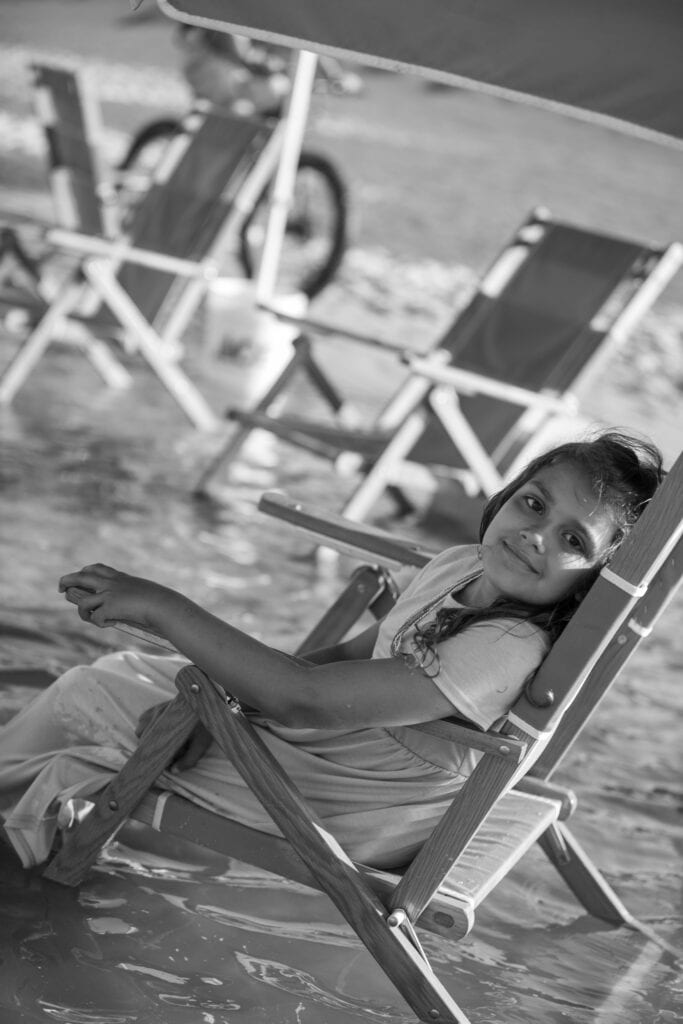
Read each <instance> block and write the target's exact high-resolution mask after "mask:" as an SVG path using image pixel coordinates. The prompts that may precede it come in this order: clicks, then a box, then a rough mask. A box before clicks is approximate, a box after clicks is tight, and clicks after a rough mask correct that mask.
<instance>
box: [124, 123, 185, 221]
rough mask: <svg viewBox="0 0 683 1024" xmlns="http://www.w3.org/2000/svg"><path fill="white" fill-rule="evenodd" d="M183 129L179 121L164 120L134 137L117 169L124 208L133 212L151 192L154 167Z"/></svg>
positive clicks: (145, 128) (149, 125)
mask: <svg viewBox="0 0 683 1024" xmlns="http://www.w3.org/2000/svg"><path fill="white" fill-rule="evenodd" d="M180 130H181V125H180V122H179V121H178V120H173V119H172V118H162V119H161V120H159V121H152V122H151V123H150V124H147V125H144V126H143V127H142V128H141V129H140V131H139V132H138V133H137V135H135V136H133V139H132V141H131V143H130V145H129V147H128V149H127V151H126V154H125V156H124V158H123V160H121V162H120V163H119V165H118V167H117V171H118V172H119V178H118V191H119V200H120V202H121V204H122V206H123V207H124V208H126V209H128V210H130V209H131V208H132V207H133V206H135V204H136V203H137V202H138V201H139V200H140V199H141V198H142V196H143V195H144V194H145V193H146V192H147V189H148V188H149V183H150V180H151V177H152V173H153V171H154V168H155V167H156V165H157V164H158V163H159V160H160V159H161V157H162V155H163V153H164V151H165V150H166V147H167V146H168V144H169V142H170V141H171V139H172V138H173V137H174V136H175V135H177V134H178V132H179V131H180Z"/></svg>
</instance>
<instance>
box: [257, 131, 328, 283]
mask: <svg viewBox="0 0 683 1024" xmlns="http://www.w3.org/2000/svg"><path fill="white" fill-rule="evenodd" d="M311 173H312V174H313V175H314V176H315V177H316V178H317V179H318V186H319V187H321V188H322V192H321V193H320V194H321V195H323V196H324V197H325V199H324V202H325V203H326V204H327V207H328V209H327V214H328V217H329V222H328V224H327V225H326V226H325V227H323V237H322V242H323V243H324V244H323V250H322V252H320V253H315V255H314V257H311V256H310V253H308V254H306V255H305V256H304V257H302V256H301V254H299V258H302V259H303V264H302V266H299V265H294V262H293V261H294V256H293V253H294V249H295V243H296V240H297V236H298V237H299V239H301V238H303V239H304V241H308V242H310V240H311V231H314V230H315V227H316V225H314V224H311V223H309V221H310V217H309V216H308V215H307V211H306V210H305V209H304V208H303V206H302V207H300V208H297V200H300V201H301V200H302V195H301V193H302V190H303V189H304V181H305V178H306V177H307V176H310V174H311ZM269 188H270V185H268V186H266V188H265V189H264V190H263V192H262V193H261V195H260V196H259V197H258V199H257V200H256V202H255V204H254V207H253V209H252V211H251V213H250V214H249V215H248V217H247V218H246V220H245V222H244V224H243V225H242V228H241V230H240V237H239V259H240V262H241V264H242V267H243V268H244V272H245V274H246V276H247V277H254V274H255V272H256V268H257V266H258V255H257V250H258V246H259V240H258V239H257V240H256V241H255V239H254V235H255V233H256V234H257V235H259V234H260V235H262V234H263V231H262V230H259V231H257V232H255V228H256V227H258V226H259V225H260V223H261V222H262V221H263V219H264V218H265V215H266V212H267V206H268V192H269ZM294 193H295V194H294V202H293V210H292V212H291V213H290V216H289V217H288V221H287V228H286V232H285V240H284V243H283V250H282V253H281V257H280V266H279V269H280V277H281V279H282V278H284V279H285V281H286V285H285V287H286V288H287V289H289V288H291V290H292V291H295V290H296V291H301V292H303V293H304V294H305V295H307V296H308V297H309V298H313V297H314V296H315V295H317V294H318V293H319V292H321V291H322V289H323V288H324V287H325V286H326V285H327V284H329V282H330V281H331V280H332V278H333V277H334V275H335V274H336V272H337V270H338V269H339V265H340V263H341V261H342V258H343V256H344V252H345V250H346V244H347V219H348V198H347V189H346V185H345V183H344V181H343V179H342V177H341V175H340V174H339V171H338V170H337V168H336V167H335V166H334V164H333V163H332V162H331V161H330V160H329V159H328V158H327V157H325V156H322V155H321V154H319V153H314V152H312V151H310V150H303V151H302V153H301V157H300V160H299V167H298V170H297V175H296V182H295V187H294ZM314 242H315V240H314ZM309 248H313V249H314V250H315V244H314V245H313V246H310V247H309Z"/></svg>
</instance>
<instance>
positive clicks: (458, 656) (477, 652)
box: [373, 545, 550, 729]
mask: <svg viewBox="0 0 683 1024" xmlns="http://www.w3.org/2000/svg"><path fill="white" fill-rule="evenodd" d="M480 574H481V562H480V560H479V556H478V549H477V548H476V546H474V545H466V546H465V545H463V546H458V547H452V548H447V549H446V550H445V551H442V552H441V554H439V555H437V556H436V558H434V559H432V561H431V562H430V563H429V564H428V565H427V566H425V568H424V569H422V570H421V572H419V573H418V575H417V576H416V577H415V578H414V579H413V580H412V582H411V583H410V584H409V586H408V587H407V588H406V590H405V591H404V593H403V594H402V595H401V599H400V601H398V603H397V604H396V606H395V607H394V608H393V609H392V611H391V612H390V613H389V614H388V615H387V617H386V618H385V619H384V621H383V623H382V625H381V627H380V632H379V635H378V638H377V642H376V644H375V649H374V651H373V657H375V658H387V657H391V656H392V654H394V655H399V656H400V654H403V655H410V654H413V655H414V656H416V657H417V660H418V663H420V662H421V661H422V660H423V659H421V657H420V654H421V652H420V650H419V648H416V645H415V642H414V641H415V626H416V625H417V624H419V625H420V626H421V627H422V628H424V626H425V625H426V624H427V623H429V622H430V621H431V620H432V619H433V618H434V616H435V614H436V612H437V610H438V609H440V608H449V607H450V608H461V607H463V605H462V604H461V603H460V602H459V601H458V599H457V595H458V592H459V591H460V590H462V588H463V587H464V586H466V585H467V584H468V583H469V582H470V581H471V580H473V579H476V577H477V576H479V575H480ZM549 646H550V645H549V641H548V637H547V635H546V633H544V632H543V630H541V629H539V627H538V626H535V625H532V624H531V623H528V622H523V621H520V620H519V619H515V618H512V617H501V618H500V619H490V620H488V621H484V622H477V623H474V624H472V625H469V626H467V628H466V629H464V630H463V631H462V632H461V633H457V634H456V635H455V636H453V637H450V638H449V639H447V640H441V641H440V642H439V643H438V645H437V658H436V660H432V659H431V658H430V656H429V655H428V656H427V657H426V658H425V659H424V670H425V672H426V673H427V674H428V675H429V677H430V679H431V680H432V682H433V683H434V685H435V686H437V687H438V688H439V690H441V692H442V693H443V694H444V696H445V697H446V698H447V699H448V700H449V701H450V702H451V704H452V705H453V707H454V709H455V711H456V712H457V713H458V715H460V716H461V717H462V718H466V719H467V720H468V721H470V722H473V723H474V724H475V725H478V726H479V728H481V729H490V728H492V727H494V726H495V725H496V723H497V722H498V721H499V720H500V719H501V718H502V717H503V716H504V715H505V713H506V712H507V711H508V710H509V709H510V707H511V705H512V704H513V703H514V702H515V700H516V699H517V697H519V695H520V694H521V692H522V690H523V688H524V684H525V682H526V680H527V679H528V678H529V677H530V676H531V675H532V673H533V672H535V671H536V669H537V668H538V666H539V665H540V663H541V661H542V660H543V658H544V657H545V655H546V654H547V652H548V649H549Z"/></svg>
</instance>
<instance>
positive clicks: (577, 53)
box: [158, 0, 683, 142]
mask: <svg viewBox="0 0 683 1024" xmlns="http://www.w3.org/2000/svg"><path fill="white" fill-rule="evenodd" d="M158 2H159V5H160V7H161V8H162V10H164V11H165V12H166V13H167V14H169V15H170V16H171V17H174V18H178V19H180V20H182V21H191V22H196V21H198V20H201V21H204V22H210V23H211V24H212V26H213V27H216V28H223V29H225V30H227V31H234V32H237V33H241V34H243V35H250V36H253V37H255V38H261V39H267V40H272V41H275V42H279V43H282V44H285V45H289V46H294V47H298V48H302V49H309V50H313V51H316V52H323V53H331V54H334V55H336V56H339V57H342V58H345V59H352V60H354V61H359V62H361V63H367V64H374V65H378V66H383V67H387V68H391V69H396V70H412V71H416V72H418V73H421V74H425V75H428V76H429V77H432V78H437V79H441V80H444V81H451V82H462V79H466V80H467V81H468V82H469V84H472V85H476V86H477V87H479V88H484V89H488V90H494V91H497V92H500V91H503V92H509V93H513V94H515V96H516V97H517V98H518V99H525V100H526V101H532V102H543V103H545V104H548V103H551V104H558V105H561V106H563V107H567V108H572V109H571V110H570V111H569V112H573V113H574V114H579V115H582V116H588V117H593V118H596V119H597V118H601V119H602V118H611V119H617V120H618V121H621V122H625V124H624V125H622V127H624V128H628V130H631V131H639V130H640V131H646V132H658V133H662V134H663V135H665V136H668V137H669V139H670V141H674V140H678V141H679V142H680V141H683V2H682V0H158Z"/></svg>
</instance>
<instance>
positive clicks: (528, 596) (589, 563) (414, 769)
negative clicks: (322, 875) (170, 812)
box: [0, 432, 662, 867]
mask: <svg viewBox="0 0 683 1024" xmlns="http://www.w3.org/2000/svg"><path fill="white" fill-rule="evenodd" d="M661 477H662V460H661V456H660V454H659V452H658V451H657V449H656V448H655V447H654V446H653V445H650V444H648V443H644V442H641V441H638V440H636V439H634V438H631V437H628V436H626V435H621V434H617V433H614V432H609V433H604V434H602V435H601V436H598V437H597V438H595V439H594V440H591V441H587V442H577V443H571V444H565V445H562V446H560V447H558V448H555V449H553V450H552V451H550V452H548V453H546V454H545V455H542V456H540V457H539V458H537V459H536V460H535V461H533V462H532V463H531V464H530V465H529V466H528V467H527V468H526V469H525V470H524V471H523V472H522V473H521V474H520V475H519V476H518V477H517V478H516V479H515V480H514V481H513V482H512V483H510V484H509V485H508V486H507V487H505V488H504V489H503V490H502V491H501V492H500V493H499V494H497V495H495V496H494V497H493V498H491V499H490V501H489V502H488V504H487V505H486V508H485V510H484V514H483V518H482V523H481V531H480V544H479V545H476V546H475V545H465V546H458V547H452V548H449V549H447V550H446V551H444V552H442V553H441V554H440V555H438V556H437V557H436V558H434V559H433V560H432V561H431V562H430V563H429V565H427V566H426V568H424V569H423V570H422V571H421V572H420V573H419V574H418V575H417V577H416V578H415V579H414V580H413V581H412V583H411V584H410V586H409V587H408V588H407V590H406V591H405V593H404V594H403V595H402V597H401V598H400V599H399V600H398V601H397V603H396V605H395V606H394V608H393V609H392V610H391V611H390V613H389V614H388V615H387V616H386V617H385V618H384V620H383V621H381V622H379V623H377V624H375V625H373V626H371V627H370V628H369V629H367V630H365V631H364V632H362V633H360V634H359V635H358V636H356V637H354V638H353V639H351V640H348V641H345V642H343V643H340V644H338V645H336V646H334V647H331V648H328V649H326V650H321V651H316V652H313V653H311V654H309V655H308V656H307V657H306V658H297V657H292V656H290V655H287V654H283V653H282V652H280V651H277V650H274V649H273V648H271V647H269V646H267V645H266V644H264V643H261V642H260V641H258V640H256V639H254V638H252V637H250V636H248V635H246V634H245V633H242V632H241V631H240V630H238V629H236V628H234V627H232V626H230V625H228V624H227V623H225V622H222V621H220V620H219V619H217V618H215V617H214V616H213V615H211V614H209V613H208V612H206V611H204V610H203V609H202V608H200V607H198V606H197V605H196V604H194V603H193V602H192V601H190V600H189V599H188V598H186V597H184V596H183V595H182V594H179V593H177V592H176V591H173V590H170V589H168V588H166V587H163V586H160V585H159V584H156V583H152V582H150V581H149V580H144V579H140V578H137V577H134V576H128V575H126V574H125V573H122V572H118V571H117V570H115V569H111V568H109V567H108V566H104V565H91V566H87V567H86V568H84V569H82V570H81V571H80V572H74V573H69V574H67V575H66V576H63V577H62V579H61V580H60V583H59V589H60V591H62V592H64V594H65V595H66V599H67V600H68V601H71V602H72V603H74V604H76V605H77V606H78V612H79V615H80V616H81V618H82V619H84V620H86V621H88V622H92V623H93V624H94V625H96V626H107V625H110V624H114V623H118V622H127V623H134V624H135V625H137V626H141V627H143V628H145V629H147V630H150V631H152V632H154V633H156V634H158V635H160V636H162V637H165V638H167V639H168V640H169V641H170V642H171V643H172V644H173V645H174V646H175V647H176V649H177V650H178V651H179V652H181V656H173V657H159V656H151V655H148V654H143V653H140V652H130V651H129V652H124V653H119V654H110V655H106V656H104V657H102V658H100V659H98V660H97V661H96V662H95V663H94V664H93V665H92V666H89V667H87V666H84V667H78V668H73V669H70V670H69V671H68V672H66V673H65V674H64V675H63V676H62V677H61V678H60V679H58V680H57V681H56V682H55V683H54V684H53V685H52V686H51V687H50V688H49V689H48V690H46V691H45V692H44V693H42V694H41V695H40V696H39V697H38V698H37V699H36V700H35V701H34V702H33V703H32V704H31V705H29V706H28V707H27V708H26V709H24V710H23V711H22V712H21V713H20V714H19V715H17V717H16V718H15V719H14V720H12V721H10V722H9V724H8V725H7V726H5V727H4V729H3V730H0V811H1V810H3V809H4V811H5V813H6V820H5V830H6V833H7V836H8V837H9V839H10V841H11V843H12V845H13V846H14V848H15V849H16V851H17V853H18V854H19V856H20V857H21V859H22V862H23V863H24V865H25V866H30V865H33V864H36V863H40V862H41V861H42V860H44V859H45V858H46V857H47V856H48V855H49V852H50V849H51V846H52V843H53V840H54V838H55V833H56V831H57V829H58V827H59V826H60V824H63V823H64V820H65V808H67V807H68V806H69V801H70V800H71V799H72V798H74V797H84V796H87V795H91V794H92V793H94V792H96V791H97V790H98V789H100V788H102V787H103V786H104V785H105V784H106V783H107V781H108V780H109V777H110V776H111V773H112V772H114V771H117V770H118V769H119V768H120V767H121V765H122V764H123V763H124V761H125V760H126V758H127V757H128V756H130V754H131V753H132V751H133V749H134V748H135V745H136V742H137V741H136V734H141V732H142V731H144V729H145V727H146V726H147V725H148V724H149V722H150V721H151V720H152V719H153V718H154V717H155V715H156V714H158V713H159V710H160V707H163V703H165V702H167V701H168V700H169V699H170V698H171V697H173V696H174V695H175V687H174V685H173V679H174V676H175V674H176V672H177V671H178V669H179V668H180V667H181V665H182V664H184V663H185V662H186V660H187V659H189V660H190V661H192V662H194V663H195V664H196V665H198V666H199V667H200V668H201V669H203V670H204V671H205V672H206V673H207V674H208V675H209V676H211V677H212V678H213V679H214V680H215V681H216V682H217V683H219V684H221V685H222V686H224V687H225V689H226V690H228V691H229V692H230V693H232V694H233V695H234V696H236V697H237V698H238V699H239V700H240V702H242V703H243V704H245V705H249V706H250V708H252V709H255V710H253V711H251V712H250V714H251V715H252V721H253V722H254V724H255V726H256V728H257V729H258V731H259V733H260V735H261V737H262V738H263V740H264V742H265V743H266V744H267V745H268V747H270V749H271V750H272V752H273V753H274V754H275V756H276V757H277V758H278V759H279V760H280V761H281V763H282V764H283V766H284V768H285V769H286V770H287V772H288V773H289V774H290V775H291V777H292V778H293V780H294V782H295V783H296V785H297V786H298V787H299V789H300V790H301V791H302V792H303V794H304V796H305V797H306V798H307V799H308V800H309V801H310V802H311V804H312V805H313V806H314V808H315V810H316V811H317V812H318V814H319V815H320V816H321V817H322V818H323V820H324V822H325V824H326V826H327V828H328V829H329V830H330V831H331V832H332V833H333V834H334V835H335V836H336V837H337V839H338V840H339V841H340V842H341V844H342V845H343V846H344V847H345V849H346V850H347V852H348V853H349V855H350V856H351V857H353V858H354V859H356V860H359V861H363V862H365V863H367V864H374V865H379V866H383V867H393V866H398V865H400V864H402V863H405V861H406V860H407V859H408V858H409V857H410V856H412V854H413V853H414V852H415V851H416V849H417V848H418V847H419V846H420V845H421V843H422V842H424V840H425V839H426V837H427V836H428V835H429V833H430V831H431V830H432V828H433V827H434V825H435V824H436V823H437V821H438V820H439V818H440V816H441V814H442V813H443V811H444V810H445V808H446V807H447V806H448V803H449V802H450V800H451V799H452V796H453V793H454V792H456V791H457V790H458V789H459V788H460V787H461V786H462V785H463V784H464V782H465V780H466V779H467V777H468V776H469V775H470V773H471V772H472V770H473V768H474V765H475V764H476V761H477V758H478V756H479V755H478V754H476V753H475V752H473V751H471V750H470V749H468V748H467V747H464V746H459V745H456V744H453V743H449V742H446V741H443V740H439V739H438V738H436V737H434V736H432V735H430V734H427V733H424V732H422V731H420V730H419V729H416V728H413V727H414V726H416V725H419V723H422V722H429V721H433V720H437V719H440V718H446V717H448V716H451V715H454V714H455V715H457V716H459V717H461V718H464V719H467V720H469V721H470V722H472V723H474V724H475V725H477V726H479V727H480V728H481V729H490V728H491V727H495V726H496V723H497V722H498V720H499V719H501V718H502V716H504V715H505V714H506V712H507V711H508V710H509V708H510V707H511V705H512V704H513V703H514V701H515V700H516V699H517V697H518V696H519V695H520V693H521V692H522V691H523V689H524V687H525V685H526V684H527V683H528V681H529V680H530V679H531V678H532V677H533V675H534V673H535V672H536V670H537V669H538V666H539V665H540V663H541V661H542V660H543V658H544V656H545V654H546V653H547V651H548V649H549V647H550V645H551V644H552V642H553V641H554V640H555V639H556V637H557V636H558V635H559V634H560V633H561V631H562V629H563V628H564V626H565V625H566V623H567V622H568V620H569V619H570V617H571V615H572V613H573V612H574V610H575V609H576V607H577V602H578V601H580V600H581V598H582V596H583V595H584V594H585V592H586V591H587V589H588V588H589V587H590V585H591V583H592V581H593V580H594V579H595V577H596V575H597V574H598V572H599V571H600V569H601V567H602V566H604V565H605V563H606V562H608V561H609V558H610V557H611V555H612V554H613V552H614V551H615V550H616V548H617V547H618V546H619V544H620V543H621V541H622V540H623V538H624V536H625V535H626V533H627V532H628V530H629V528H630V527H631V526H632V524H633V523H634V522H635V520H636V519H637V518H638V516H639V515H640V513H641V511H642V510H643V508H644V506H645V505H646V504H647V502H648V501H649V499H650V498H651V497H652V495H653V493H654V491H655V489H656V487H657V485H658V483H659V482H660V480H661ZM160 702H163V703H162V704H161V705H160ZM159 784H160V785H161V786H162V787H163V788H166V789H170V790H173V791H175V792H178V793H180V794H182V795H184V796H186V797H188V798H190V799H193V800H195V801H196V802H198V803H200V804H202V805H204V806H206V807H208V808H210V809H212V810H215V811H218V812H219V813H224V814H226V815H228V816H230V817H232V818H235V819H236V820H239V821H241V822H243V823H244V824H246V825H250V826H252V827H253V828H256V829H259V830H261V831H264V832H271V833H274V832H277V829H276V828H275V826H274V825H273V824H272V822H270V820H269V819H268V817H267V815H266V814H265V812H264V811H263V809H262V807H261V805H260V803H259V802H258V800H256V798H255V797H254V796H253V795H252V794H251V791H250V790H249V789H248V788H247V787H246V786H245V784H244V783H243V781H242V779H241V777H240V776H239V774H238V773H237V771H236V770H235V769H234V768H233V766H232V764H231V763H230V762H229V761H228V759H227V758H225V756H224V755H223V754H222V753H221V752H220V750H219V749H218V748H217V747H216V746H214V745H213V744H212V742H211V739H210V737H208V735H207V734H206V733H205V732H204V730H203V729H202V728H199V729H198V730H197V731H196V732H195V734H194V736H193V738H192V740H191V741H190V743H189V745H188V747H187V748H186V750H185V752H184V753H183V754H182V756H181V758H180V760H179V761H177V762H176V764H175V765H174V766H172V767H171V769H170V770H169V771H167V772H165V773H164V774H163V775H162V776H161V777H160V780H159ZM60 808H61V813H62V819H61V821H60Z"/></svg>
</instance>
